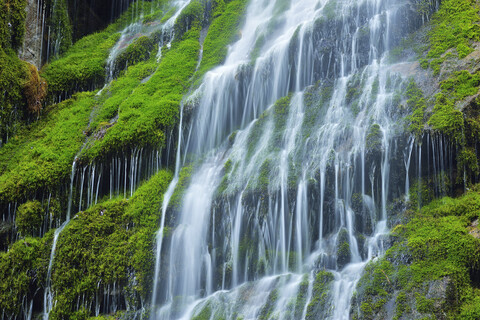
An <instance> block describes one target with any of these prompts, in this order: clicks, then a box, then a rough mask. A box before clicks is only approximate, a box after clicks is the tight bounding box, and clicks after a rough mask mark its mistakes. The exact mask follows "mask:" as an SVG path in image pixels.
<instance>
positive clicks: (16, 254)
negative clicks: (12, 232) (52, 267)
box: [0, 232, 53, 318]
mask: <svg viewBox="0 0 480 320" xmlns="http://www.w3.org/2000/svg"><path fill="white" fill-rule="evenodd" d="M52 239H53V232H50V233H48V234H47V235H45V236H44V237H43V238H42V239H38V238H25V239H23V240H20V241H17V242H16V243H14V244H13V245H12V246H11V247H10V248H9V251H8V252H0V309H1V310H2V311H3V312H4V313H5V316H7V317H9V316H12V317H13V318H14V317H15V316H17V315H19V314H20V310H21V308H22V302H23V299H24V298H25V297H27V299H32V298H33V296H34V294H35V290H36V289H35V288H41V287H43V284H44V283H45V278H46V274H47V269H48V261H49V256H50V248H51V244H52Z"/></svg>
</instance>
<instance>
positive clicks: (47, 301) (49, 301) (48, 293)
mask: <svg viewBox="0 0 480 320" xmlns="http://www.w3.org/2000/svg"><path fill="white" fill-rule="evenodd" d="M76 164H77V163H76V159H75V160H74V161H73V164H72V174H71V176H70V193H69V195H68V208H67V216H66V219H65V222H64V223H63V224H62V225H61V226H60V227H59V228H57V229H56V230H55V233H54V235H53V243H52V251H51V252H50V261H49V262H48V271H47V283H46V287H45V292H44V295H43V319H44V320H48V317H49V314H50V311H51V310H52V308H53V303H54V301H53V298H54V296H53V291H52V283H51V282H52V267H53V260H54V259H55V250H56V249H57V241H58V237H59V236H60V234H61V233H62V231H63V229H65V227H66V226H67V225H68V223H69V222H70V214H71V211H72V194H73V181H74V179H75V168H76Z"/></svg>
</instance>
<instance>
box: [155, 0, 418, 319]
mask: <svg viewBox="0 0 480 320" xmlns="http://www.w3.org/2000/svg"><path fill="white" fill-rule="evenodd" d="M409 6H410V3H409V1H408V0H402V1H393V0H362V1H354V0H341V1H333V0H330V1H329V0H305V1H291V2H290V1H266V0H253V1H251V2H250V4H249V6H248V9H247V14H246V19H245V23H244V25H243V26H242V28H241V35H242V37H241V38H240V40H238V41H237V42H236V43H234V44H232V45H231V47H230V48H229V52H228V56H227V58H226V61H225V63H224V64H223V65H222V66H219V67H217V68H215V69H214V70H212V71H210V72H208V73H207V74H206V75H205V78H204V80H203V83H202V85H201V86H200V87H199V89H198V90H197V91H196V92H194V93H193V94H192V97H194V98H192V101H198V103H197V104H196V105H195V108H196V110H195V115H194V119H193V121H192V125H191V126H190V127H189V129H186V130H187V132H188V134H187V138H186V140H185V141H184V143H180V145H183V147H182V148H180V146H179V148H178V150H180V149H182V150H184V151H185V155H184V156H183V158H194V159H196V160H195V162H194V164H195V170H194V173H193V174H192V176H191V181H190V184H189V186H188V187H187V188H186V190H185V192H184V197H183V200H182V205H181V208H180V210H179V211H178V212H173V213H172V214H173V215H174V219H171V220H173V221H174V222H173V225H169V226H168V227H169V228H170V229H171V230H172V231H171V232H170V233H171V234H170V236H169V237H168V238H166V239H164V238H163V236H162V235H163V230H164V228H165V227H166V225H165V215H167V214H168V211H167V210H166V204H168V200H169V198H170V197H171V195H172V193H173V189H174V187H175V186H176V182H177V181H178V172H179V170H178V169H179V168H177V169H176V174H175V178H174V182H173V183H172V185H171V188H169V190H168V192H167V193H166V195H165V196H164V206H163V211H162V214H163V216H162V223H161V227H160V229H159V231H158V235H157V239H159V240H157V241H159V242H160V245H158V243H157V252H156V254H157V256H156V267H155V270H156V271H155V279H154V292H153V299H152V304H153V305H154V306H155V307H154V309H153V312H152V315H151V318H152V319H191V318H193V317H195V316H199V315H202V316H205V315H208V317H207V318H210V319H216V318H225V319H237V318H243V319H258V318H261V319H298V318H302V319H311V316H312V315H311V313H310V311H313V312H314V314H315V312H320V313H319V314H318V313H317V314H315V316H316V317H317V318H324V319H349V315H350V299H351V297H352V294H353V292H354V290H355V286H356V284H357V282H358V280H359V278H360V276H361V274H362V271H363V269H364V267H365V265H366V263H367V262H368V261H370V260H371V259H374V258H375V257H377V256H379V255H382V254H383V252H384V245H383V242H384V240H385V237H386V235H387V234H388V228H387V216H388V212H387V205H388V202H389V201H390V200H392V198H393V197H394V196H397V197H400V196H402V195H403V193H404V192H405V191H406V192H408V189H409V182H408V179H407V181H406V182H405V176H407V175H408V168H409V165H408V166H407V164H409V163H410V157H411V153H412V144H411V143H402V142H398V141H397V140H398V138H399V137H400V136H401V135H402V132H403V127H402V126H401V123H400V122H399V121H398V120H399V119H400V118H401V117H402V116H404V115H403V114H401V111H399V110H397V108H398V102H397V101H396V95H397V94H398V92H399V90H401V88H402V84H403V83H404V79H402V78H401V75H399V74H397V73H396V72H395V71H394V70H395V68H394V67H393V66H392V65H391V64H389V63H388V49H390V48H392V47H393V46H395V45H397V44H398V42H399V40H400V39H401V37H402V36H403V35H405V34H407V33H408V32H410V31H411V30H410V29H409V28H415V27H418V25H415V23H414V22H412V21H405V19H407V20H408V17H409V14H412V15H414V13H413V11H412V10H410V7H409ZM417 18H418V17H417ZM412 20H413V21H415V17H412ZM420 20H421V19H420ZM282 97H286V98H284V99H282V101H280V102H279V103H277V104H275V102H276V101H277V100H278V99H280V98H282ZM401 139H404V140H406V139H405V138H404V137H403V138H401ZM401 139H400V140H401ZM187 155H188V157H187ZM179 157H180V155H179V154H177V163H179ZM398 158H401V160H400V161H398V160H396V159H398ZM392 166H393V167H394V169H392ZM398 170H400V171H399V172H396V171H398ZM401 170H403V171H401ZM405 171H406V172H405ZM397 174H400V175H402V178H401V179H402V180H401V181H402V182H401V183H400V186H398V185H393V184H392V177H393V176H395V175H397ZM165 201H167V202H165ZM340 248H344V250H343V251H341V249H340ZM345 248H346V249H345ZM164 257H166V259H165V258H164ZM325 269H326V270H328V271H329V272H330V273H331V276H332V280H331V281H330V282H329V283H328V284H327V285H326V286H327V287H328V288H327V289H328V290H327V297H328V299H327V300H328V301H327V302H326V306H323V307H320V306H318V305H315V304H311V302H312V301H314V295H315V294H317V293H315V292H314V290H313V284H314V281H315V274H316V273H317V272H318V271H319V270H325ZM159 270H165V272H163V275H161V272H160V271H159ZM300 297H302V298H301V299H300ZM295 301H297V302H295ZM293 304H295V307H293V306H292V305H293ZM327 306H328V307H327ZM319 308H320V309H319ZM292 310H293V311H292ZM315 310H317V311H315ZM318 310H320V311H318Z"/></svg>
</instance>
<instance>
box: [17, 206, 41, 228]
mask: <svg viewBox="0 0 480 320" xmlns="http://www.w3.org/2000/svg"><path fill="white" fill-rule="evenodd" d="M43 218H44V214H43V208H42V204H41V203H40V201H28V202H26V203H24V204H22V205H20V206H19V207H18V211H17V215H16V218H15V224H16V225H17V228H18V231H19V232H20V233H21V234H22V235H23V236H32V235H35V234H38V233H39V231H40V228H41V226H42V222H43Z"/></svg>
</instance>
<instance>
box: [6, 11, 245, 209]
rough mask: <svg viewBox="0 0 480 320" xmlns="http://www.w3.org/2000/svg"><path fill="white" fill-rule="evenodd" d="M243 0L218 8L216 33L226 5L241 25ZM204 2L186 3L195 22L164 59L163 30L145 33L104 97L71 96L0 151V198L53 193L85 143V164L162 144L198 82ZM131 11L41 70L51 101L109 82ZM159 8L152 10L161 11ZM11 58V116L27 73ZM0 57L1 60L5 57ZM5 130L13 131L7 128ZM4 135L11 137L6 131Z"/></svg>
mask: <svg viewBox="0 0 480 320" xmlns="http://www.w3.org/2000/svg"><path fill="white" fill-rule="evenodd" d="M240 2H242V1H231V2H228V4H225V7H224V9H223V11H221V12H220V11H219V12H217V13H218V15H217V16H216V17H215V18H214V20H213V21H212V24H215V25H216V27H213V26H212V27H211V28H210V30H211V32H215V30H217V31H216V32H219V31H218V28H220V27H221V28H223V27H224V26H225V25H224V23H220V24H219V23H218V22H216V21H217V20H218V19H225V17H224V14H223V12H224V11H225V14H226V15H228V17H229V19H234V16H235V17H236V18H235V19H236V20H235V21H236V23H238V22H239V21H240V16H241V14H242V12H243V11H242V10H243V9H242V10H240V9H238V10H239V11H235V12H234V8H243V6H244V3H243V2H242V6H240V5H239V3H240ZM234 3H236V6H235V5H234ZM137 5H140V6H143V9H142V10H143V11H144V12H149V11H150V9H149V6H150V2H148V1H147V2H145V3H143V2H142V3H140V4H137ZM198 5H199V2H197V1H194V2H193V3H192V4H191V6H192V8H190V7H188V8H186V9H188V10H187V11H186V12H187V13H188V12H192V11H193V12H195V15H194V17H195V20H189V26H188V27H189V28H190V29H189V30H188V31H187V32H185V33H184V34H183V35H182V37H176V38H175V41H174V42H173V43H172V46H171V48H170V49H167V48H166V47H165V48H162V58H161V61H160V63H157V61H156V52H157V51H156V50H157V46H156V43H158V36H159V35H158V34H156V33H153V34H151V35H149V36H144V37H140V38H139V39H137V40H136V42H133V43H132V45H130V46H129V47H128V48H127V49H126V50H125V51H124V54H123V55H120V57H123V58H125V59H126V60H125V61H127V60H128V64H129V67H128V69H127V70H125V71H123V72H121V73H120V75H119V77H118V78H117V79H116V80H114V81H113V82H112V83H111V84H110V85H109V86H108V87H107V88H105V89H104V91H103V92H102V94H101V95H97V96H95V95H94V92H92V93H82V94H77V95H75V96H74V97H73V98H72V99H70V100H67V101H64V102H62V103H60V104H57V105H51V106H48V107H47V108H44V111H43V114H42V117H41V118H40V120H39V121H37V122H34V123H32V124H30V125H28V126H21V127H19V128H20V130H19V129H17V130H16V135H15V136H14V137H10V139H9V143H8V144H6V145H5V146H4V147H3V148H2V149H0V203H8V202H11V201H14V200H18V199H24V198H28V197H29V196H34V194H35V191H37V190H39V189H44V190H49V191H54V190H55V188H56V187H57V186H58V185H61V184H63V183H64V182H66V181H67V179H68V177H69V175H70V172H71V166H72V162H73V160H74V157H75V155H76V154H77V153H78V152H79V151H80V150H81V149H82V145H83V144H84V143H85V142H86V145H85V147H84V148H83V152H82V154H81V158H82V161H83V163H86V162H87V161H93V160H95V159H97V160H98V159H99V158H106V157H108V156H109V155H111V154H115V153H116V152H120V151H128V149H129V148H130V147H133V146H135V147H139V148H140V147H143V146H148V147H162V146H163V145H164V144H165V140H166V135H167V131H169V130H172V129H173V128H174V127H175V125H176V124H177V122H178V107H179V105H180V101H181V100H182V98H183V95H184V94H185V93H186V92H187V91H188V88H190V86H191V84H192V81H193V80H192V76H193V74H194V72H195V67H196V65H197V62H198V61H197V60H198V55H199V50H200V44H199V41H198V39H199V36H200V29H201V27H202V25H203V23H204V21H203V20H199V19H200V17H201V18H202V19H203V14H201V15H200V14H199V11H198V9H199V7H198ZM131 10H132V8H130V9H129V10H128V11H127V12H126V13H125V14H124V15H122V16H121V17H120V18H119V19H118V20H117V22H115V23H114V24H112V25H110V26H109V27H108V28H107V29H105V30H104V31H102V32H99V33H95V34H92V35H89V36H86V37H84V38H83V39H81V40H79V41H78V42H77V43H75V44H74V45H73V46H72V47H71V48H70V49H69V50H68V51H67V52H66V53H65V54H64V55H63V56H61V57H60V58H59V59H58V60H55V61H53V62H51V63H50V64H48V65H46V66H45V67H44V68H43V70H42V76H44V77H45V78H46V79H47V82H48V90H49V97H50V101H52V100H54V99H56V98H57V97H58V96H59V95H61V96H62V97H64V96H65V95H67V96H68V95H69V94H71V93H73V92H75V91H78V90H90V89H91V88H94V87H96V86H97V87H98V86H99V85H101V84H102V83H103V81H104V78H105V69H104V68H105V63H106V58H107V56H108V53H109V49H110V48H111V47H112V46H113V45H114V44H115V41H116V40H117V39H118V38H119V33H118V31H119V30H121V29H122V28H123V27H124V26H126V25H127V24H128V23H129V22H130V19H131V17H132V14H131ZM202 10H203V7H202ZM157 11H158V10H157ZM157 11H154V13H153V14H154V15H155V16H159V15H161V14H160V13H159V11H158V12H157ZM202 12H203V11H202ZM181 17H183V16H182V15H181ZM188 17H191V16H190V15H189V16H188ZM181 21H182V20H180V21H178V23H181ZM185 21H186V20H185ZM185 21H183V22H185ZM226 36H227V35H226ZM208 37H212V35H210V36H209V35H207V38H208ZM225 39H226V38H225ZM225 39H224V40H225ZM230 41H231V38H228V39H226V40H225V41H221V42H214V43H210V45H209V49H207V48H205V50H206V51H205V52H207V51H209V50H221V49H220V48H218V47H217V46H226V45H227V43H229V42H230ZM144 44H148V49H151V51H148V50H145V46H144ZM225 50H226V49H225ZM0 54H3V52H0ZM6 58H8V59H10V60H8V59H7V60H6V65H7V67H6V68H1V69H0V74H2V77H0V79H1V80H0V81H2V83H3V81H4V82H5V86H2V87H5V88H7V89H8V90H6V91H5V92H6V94H5V95H2V98H3V99H5V105H7V106H8V108H3V109H0V110H2V111H1V112H5V113H8V114H11V110H12V108H14V107H15V103H17V102H18V103H20V101H22V99H23V97H22V93H21V91H22V90H23V81H24V80H22V79H24V78H25V77H26V76H23V74H24V73H25V74H26V72H27V71H26V68H25V67H24V66H23V64H22V63H20V61H19V60H18V59H17V58H16V57H14V53H13V52H12V53H11V54H10V55H9V56H6ZM145 59H147V60H145ZM142 60H144V61H142ZM17 61H18V63H17ZM211 61H213V60H211ZM218 62H219V61H217V63H218ZM1 63H3V59H0V64H1ZM212 63H213V62H212ZM205 70H207V68H205ZM3 75H5V77H3ZM13 89H15V90H13ZM2 98H0V99H2ZM2 103H3V100H2ZM19 112H20V111H19ZM2 121H3V117H2ZM90 121H91V123H90V125H89V122H90ZM0 128H2V129H0V130H4V129H5V130H10V131H8V132H10V133H11V132H13V129H12V128H10V127H8V126H0ZM2 134H3V135H6V133H5V132H2Z"/></svg>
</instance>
